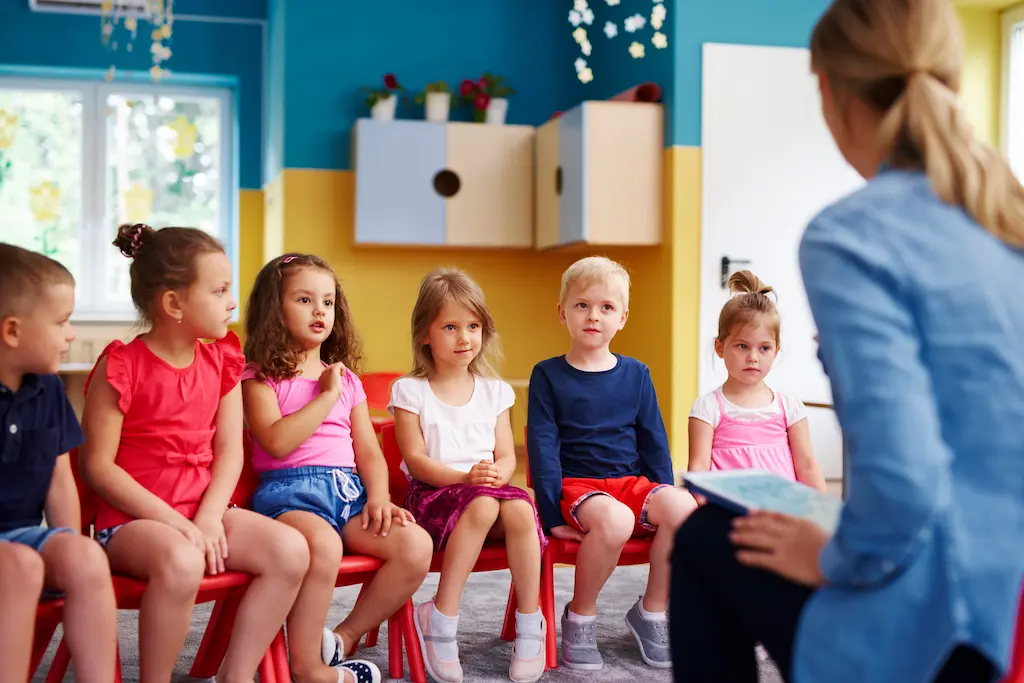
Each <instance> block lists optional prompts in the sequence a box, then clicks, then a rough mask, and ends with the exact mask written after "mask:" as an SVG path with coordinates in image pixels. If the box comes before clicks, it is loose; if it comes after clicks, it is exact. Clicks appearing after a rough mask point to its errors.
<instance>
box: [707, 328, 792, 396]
mask: <svg viewBox="0 0 1024 683" xmlns="http://www.w3.org/2000/svg"><path fill="white" fill-rule="evenodd" d="M715 351H717V352H718V355H719V357H720V358H723V359H724V360H725V369H726V370H728V371H729V377H730V378H731V379H732V380H733V381H735V382H740V383H741V384H757V383H759V382H762V381H763V380H764V378H765V377H766V376H767V375H768V372H769V371H770V370H771V369H772V364H773V363H774V362H775V357H776V356H777V355H778V354H779V346H778V344H776V343H775V331H774V330H773V329H772V328H771V326H769V325H768V324H767V321H765V320H763V319H755V320H753V321H751V322H750V323H748V324H746V325H736V326H734V327H733V329H732V331H731V332H730V333H729V336H728V337H726V338H725V341H724V342H721V341H718V340H716V341H715Z"/></svg>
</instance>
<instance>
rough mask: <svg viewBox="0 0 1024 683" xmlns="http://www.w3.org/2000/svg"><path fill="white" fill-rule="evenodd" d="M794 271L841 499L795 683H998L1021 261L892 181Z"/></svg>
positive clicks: (1007, 574)
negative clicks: (969, 677) (965, 668)
mask: <svg viewBox="0 0 1024 683" xmlns="http://www.w3.org/2000/svg"><path fill="white" fill-rule="evenodd" d="M800 267H801V270H802V273H803V278H804V283H805V287H806V289H807V295H808V300H809V303H810V306H811V311H812V313H813V315H814V319H815V322H816V324H817V327H818V330H819V334H820V357H821V360H822V363H823V364H824V366H825V367H826V368H827V372H828V374H829V378H830V380H831V382H832V388H833V396H834V402H835V407H836V413H837V416H838V418H839V422H840V424H841V426H842V429H843V434H844V438H845V442H846V455H845V457H846V458H847V473H848V479H847V481H846V482H844V483H845V485H846V486H848V491H849V494H848V498H847V502H846V505H845V508H844V510H843V512H842V516H841V518H840V524H839V528H838V530H837V532H836V534H835V536H834V537H833V538H832V539H831V540H830V541H829V543H828V544H827V545H826V546H825V548H824V550H823V552H822V554H821V561H820V566H821V571H822V573H823V575H824V576H825V578H826V581H827V585H826V587H824V588H822V589H821V590H819V591H817V592H816V593H815V594H814V596H813V597H812V598H811V600H810V601H809V602H808V604H807V606H806V607H805V609H804V611H803V614H802V616H801V622H800V626H799V631H798V636H797V641H796V645H795V652H794V663H793V674H794V680H795V681H797V682H798V683H811V682H813V683H845V682H846V681H849V682H850V683H864V682H866V681H870V682H874V681H879V682H882V681H899V682H900V683H918V682H921V683H923V682H925V681H931V680H932V678H933V677H934V675H935V674H936V673H937V672H938V670H939V668H940V667H941V666H942V664H943V662H944V660H945V658H946V657H947V656H948V654H949V653H950V651H951V650H952V649H953V648H954V646H955V645H957V644H961V643H962V644H969V645H972V646H974V647H975V648H977V649H978V650H980V651H981V652H982V653H983V654H984V655H985V656H987V657H988V658H989V659H991V660H992V662H993V663H995V664H996V665H997V667H998V668H999V669H1000V670H1001V671H1005V670H1006V668H1007V666H1008V664H1009V660H1010V652H1011V646H1012V641H1013V632H1014V623H1015V618H1016V614H1017V608H1018V604H1019V603H1020V595H1021V583H1022V579H1024V299H1022V296H1021V287H1022V283H1024V253H1021V251H1019V250H1016V249H1013V248H1011V247H1009V246H1007V245H1006V244H1005V243H1003V242H1001V241H999V240H998V239H996V238H995V237H993V236H992V235H991V234H989V233H988V232H986V231H984V230H983V229H982V228H981V227H980V226H979V225H978V224H977V223H975V222H974V221H973V220H972V219H971V218H970V217H969V216H968V215H967V214H966V213H965V212H964V211H963V210H961V209H959V208H955V207H951V206H949V205H946V204H944V203H942V202H941V201H940V200H939V199H938V197H937V196H936V195H935V194H934V193H933V192H932V190H931V188H930V187H929V183H928V179H927V177H925V176H924V175H923V174H921V173H918V172H911V171H895V170H887V171H884V172H883V173H881V174H880V175H879V176H877V177H876V178H874V179H873V180H871V182H869V183H868V184H867V185H866V186H865V187H864V188H862V189H861V190H860V191H858V192H856V193H855V194H853V195H851V196H849V197H847V198H845V199H843V200H841V201H839V202H838V203H836V204H834V205H833V206H831V207H829V208H827V209H826V210H824V211H823V212H822V213H821V214H820V215H819V216H817V217H816V218H815V219H814V221H813V222H812V223H811V224H810V226H809V227H808V228H807V231H806V233H805V234H804V237H803V240H802V242H801V245H800Z"/></svg>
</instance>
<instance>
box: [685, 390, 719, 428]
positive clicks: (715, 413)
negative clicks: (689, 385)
mask: <svg viewBox="0 0 1024 683" xmlns="http://www.w3.org/2000/svg"><path fill="white" fill-rule="evenodd" d="M720 412H721V411H720V410H719V409H718V401H716V400H715V395H714V394H713V393H711V394H704V395H703V396H701V397H700V398H698V399H697V400H696V401H694V402H693V408H691V409H690V417H695V418H697V419H698V420H700V421H701V422H707V423H708V424H709V425H711V427H712V428H715V427H717V426H718V421H719V420H720V419H721V415H719V413H720Z"/></svg>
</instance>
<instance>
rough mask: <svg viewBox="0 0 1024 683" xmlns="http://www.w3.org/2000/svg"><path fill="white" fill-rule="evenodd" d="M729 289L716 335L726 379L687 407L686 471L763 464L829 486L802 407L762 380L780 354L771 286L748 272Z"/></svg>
mask: <svg viewBox="0 0 1024 683" xmlns="http://www.w3.org/2000/svg"><path fill="white" fill-rule="evenodd" d="M729 289H730V290H731V291H732V292H733V293H734V296H733V297H732V298H731V299H730V300H729V301H728V302H727V303H726V304H725V306H724V307H723V308H722V313H721V315H720V316H719V321H718V338H717V339H715V352H716V353H717V354H718V356H719V357H720V358H722V359H724V360H725V368H726V370H728V372H729V378H728V379H727V380H726V381H725V384H723V385H722V386H721V387H719V388H718V389H716V390H715V391H713V392H711V393H710V394H707V395H705V396H702V397H700V398H699V399H697V401H696V403H694V405H693V410H691V411H690V428H689V432H690V464H689V470H690V471H691V472H694V471H702V470H709V469H712V470H732V469H751V468H757V469H764V470H768V471H770V472H774V473H776V474H779V475H782V476H783V477H786V478H788V479H793V480H796V481H801V482H803V483H805V484H807V485H809V486H813V487H814V488H817V489H819V490H821V491H824V490H825V478H824V477H823V476H822V474H821V470H820V469H819V467H818V464H817V462H816V461H815V459H814V451H813V449H812V448H811V434H810V430H809V429H808V427H807V420H806V419H805V418H806V417H807V415H806V410H805V408H804V405H803V404H802V403H801V402H800V401H799V400H798V399H796V398H794V397H791V396H786V395H784V394H780V393H778V392H775V391H772V390H771V389H770V388H769V387H768V385H767V384H765V382H764V378H765V377H766V376H767V375H768V372H769V371H770V370H771V369H772V363H774V362H775V357H776V356H777V355H778V353H779V312H778V310H777V309H776V308H775V304H774V302H773V301H772V300H771V298H769V296H768V294H770V293H771V292H772V291H773V290H772V288H771V287H768V286H766V285H765V284H764V283H763V282H761V280H759V279H758V278H757V277H755V276H754V274H753V273H751V272H750V271H746V270H744V271H740V272H738V273H735V274H733V276H732V277H731V278H730V279H729Z"/></svg>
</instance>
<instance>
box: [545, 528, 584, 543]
mask: <svg viewBox="0 0 1024 683" xmlns="http://www.w3.org/2000/svg"><path fill="white" fill-rule="evenodd" d="M548 532H549V533H550V534H551V535H552V536H554V537H555V538H560V539H561V540H563V541H577V542H583V534H581V533H580V532H578V531H576V530H575V529H573V528H572V527H571V526H569V525H568V524H561V525H559V526H553V527H551V528H550V529H548Z"/></svg>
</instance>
